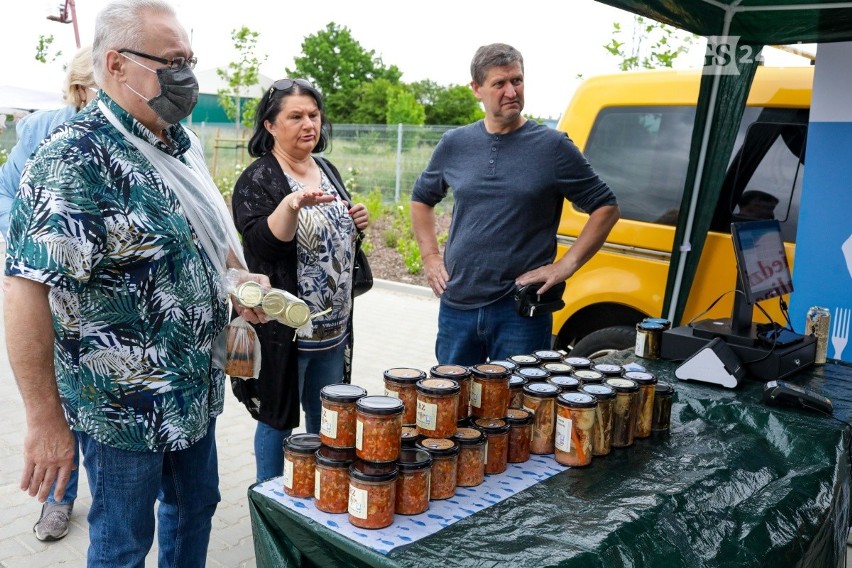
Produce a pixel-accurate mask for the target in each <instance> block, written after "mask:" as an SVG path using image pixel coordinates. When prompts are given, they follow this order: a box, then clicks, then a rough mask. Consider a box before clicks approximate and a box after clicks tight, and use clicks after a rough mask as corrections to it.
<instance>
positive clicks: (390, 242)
mask: <svg viewBox="0 0 852 568" xmlns="http://www.w3.org/2000/svg"><path fill="white" fill-rule="evenodd" d="M382 237H383V238H384V241H385V246H386V247H388V248H392V249H395V248H396V247H397V245H398V244H399V234H397V232H396V231H395V230H394V229H392V228H391V229H385V232H384V234H383V235H382Z"/></svg>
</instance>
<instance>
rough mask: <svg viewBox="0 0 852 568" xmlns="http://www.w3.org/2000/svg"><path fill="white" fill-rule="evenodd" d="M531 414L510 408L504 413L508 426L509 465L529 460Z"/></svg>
mask: <svg viewBox="0 0 852 568" xmlns="http://www.w3.org/2000/svg"><path fill="white" fill-rule="evenodd" d="M532 419H533V417H532V414H530V413H529V412H528V411H526V410H524V409H523V408H510V409H509V410H507V411H506V422H507V423H508V424H509V454H508V457H507V458H506V461H508V462H509V463H523V462H525V461H527V460H528V459H530V441H531V440H532Z"/></svg>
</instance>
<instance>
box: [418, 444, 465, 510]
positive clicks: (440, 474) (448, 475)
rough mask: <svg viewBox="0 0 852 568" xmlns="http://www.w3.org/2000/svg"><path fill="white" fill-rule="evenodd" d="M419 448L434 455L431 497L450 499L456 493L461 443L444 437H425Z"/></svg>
mask: <svg viewBox="0 0 852 568" xmlns="http://www.w3.org/2000/svg"><path fill="white" fill-rule="evenodd" d="M416 445H417V448H419V449H421V450H426V451H427V452H429V455H430V456H432V479H431V486H430V488H429V499H436V500H437V499H449V498H450V497H452V496H453V495H455V494H456V475H457V468H458V458H459V449H460V448H459V444H458V442H456V441H455V440H447V439H444V438H423V439H422V440H419V441H418V442H417V444H416Z"/></svg>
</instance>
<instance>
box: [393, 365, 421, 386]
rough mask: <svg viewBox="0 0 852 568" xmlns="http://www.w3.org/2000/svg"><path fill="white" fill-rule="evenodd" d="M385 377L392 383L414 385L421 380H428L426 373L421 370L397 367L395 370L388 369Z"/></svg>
mask: <svg viewBox="0 0 852 568" xmlns="http://www.w3.org/2000/svg"><path fill="white" fill-rule="evenodd" d="M383 375H384V377H385V379H387V380H389V381H391V382H394V383H402V384H413V383H416V382H417V381H419V380H420V379H425V378H426V373H424V372H423V371H421V370H420V369H414V368H411V367H395V368H393V369H387V370H386V371H385V372H384V373H383Z"/></svg>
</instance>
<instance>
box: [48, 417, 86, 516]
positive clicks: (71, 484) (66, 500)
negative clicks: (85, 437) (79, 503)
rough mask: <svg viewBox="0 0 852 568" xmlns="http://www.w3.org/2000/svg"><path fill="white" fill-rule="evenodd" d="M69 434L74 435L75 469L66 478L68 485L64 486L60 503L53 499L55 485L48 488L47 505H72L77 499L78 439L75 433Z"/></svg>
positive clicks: (78, 473) (78, 472) (78, 475)
mask: <svg viewBox="0 0 852 568" xmlns="http://www.w3.org/2000/svg"><path fill="white" fill-rule="evenodd" d="M71 433H72V434H74V465H75V466H76V468H75V469H74V470H73V471H72V472H71V476H70V477H69V478H68V484H67V485H65V495H64V496H63V497H62V501H57V500H56V499H54V498H53V492H54V491H55V490H56V483H55V482H54V484H53V486H52V487H51V488H50V495H48V496H47V502H48V503H61V504H63V505H73V504H74V500H75V499H77V480H78V479H79V477H80V438H79V435H78V433H77V432H71Z"/></svg>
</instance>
